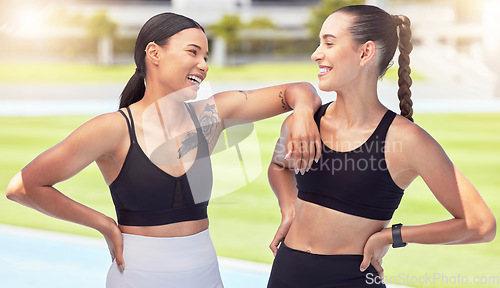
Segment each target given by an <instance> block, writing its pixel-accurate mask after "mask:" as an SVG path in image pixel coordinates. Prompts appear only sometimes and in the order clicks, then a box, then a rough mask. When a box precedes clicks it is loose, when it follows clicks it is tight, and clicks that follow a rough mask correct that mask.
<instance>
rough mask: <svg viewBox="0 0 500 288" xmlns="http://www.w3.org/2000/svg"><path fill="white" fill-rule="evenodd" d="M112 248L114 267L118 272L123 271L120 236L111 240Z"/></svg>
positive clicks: (121, 240) (121, 239)
mask: <svg viewBox="0 0 500 288" xmlns="http://www.w3.org/2000/svg"><path fill="white" fill-rule="evenodd" d="M113 246H114V247H115V260H116V265H117V266H118V269H119V270H120V272H123V271H124V270H125V261H124V260H123V238H122V236H121V234H120V237H116V240H115V239H113Z"/></svg>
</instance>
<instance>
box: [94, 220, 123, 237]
mask: <svg viewBox="0 0 500 288" xmlns="http://www.w3.org/2000/svg"><path fill="white" fill-rule="evenodd" d="M115 228H118V225H117V224H116V221H115V220H114V219H113V218H111V217H108V216H105V217H103V218H102V219H101V221H99V225H98V227H96V228H95V229H96V230H97V231H99V232H100V233H101V234H103V235H107V234H110V231H111V230H113V229H115Z"/></svg>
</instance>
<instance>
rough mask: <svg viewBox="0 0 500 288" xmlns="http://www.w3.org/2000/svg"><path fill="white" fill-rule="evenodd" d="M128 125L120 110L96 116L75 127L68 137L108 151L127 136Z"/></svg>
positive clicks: (122, 141) (112, 150)
mask: <svg viewBox="0 0 500 288" xmlns="http://www.w3.org/2000/svg"><path fill="white" fill-rule="evenodd" d="M128 135H129V133H128V125H127V121H126V119H125V117H123V115H121V113H120V112H118V111H116V112H111V113H105V114H101V115H99V116H96V117H94V118H92V119H90V120H89V121H87V122H85V123H84V124H83V125H81V126H80V127H79V128H78V129H76V130H75V131H74V132H73V133H72V134H71V135H70V136H69V137H68V140H70V142H75V141H77V142H79V143H82V144H85V143H86V145H90V146H93V147H99V146H100V147H101V148H102V149H104V150H105V151H107V152H108V153H113V152H114V151H115V149H116V148H118V147H119V146H120V144H121V143H124V142H125V141H124V140H126V139H128V138H129V136H128Z"/></svg>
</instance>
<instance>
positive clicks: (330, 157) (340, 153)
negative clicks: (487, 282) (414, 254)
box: [268, 5, 496, 288]
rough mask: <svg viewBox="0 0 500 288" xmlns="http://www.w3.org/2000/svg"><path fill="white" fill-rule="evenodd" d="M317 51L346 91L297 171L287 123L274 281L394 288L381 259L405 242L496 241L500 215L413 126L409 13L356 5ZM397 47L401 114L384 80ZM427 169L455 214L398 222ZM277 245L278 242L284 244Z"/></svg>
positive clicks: (323, 74) (277, 167) (338, 14)
mask: <svg viewBox="0 0 500 288" xmlns="http://www.w3.org/2000/svg"><path fill="white" fill-rule="evenodd" d="M319 39H320V44H319V47H318V48H317V49H316V51H315V52H314V53H313V54H312V56H311V58H312V60H313V61H315V62H317V63H318V65H319V74H318V77H319V88H320V89H321V90H323V91H335V92H336V93H337V99H336V101H334V102H330V103H327V104H325V105H323V106H322V107H320V109H319V110H318V111H317V112H316V114H315V121H316V124H317V125H318V128H319V131H320V136H321V140H322V151H321V157H320V159H319V162H317V163H314V164H313V165H312V166H311V168H310V169H308V170H307V171H306V172H305V173H297V171H296V173H295V174H296V175H294V173H293V171H292V169H293V168H292V167H293V166H292V165H293V161H291V160H293V159H285V157H284V153H285V150H286V149H284V148H283V147H284V144H285V143H286V142H285V141H286V132H287V131H288V130H289V129H292V128H289V125H288V122H289V119H286V120H285V122H284V123H283V126H282V135H281V137H280V139H279V140H278V143H277V144H276V149H275V153H274V155H273V159H272V162H271V165H270V166H269V171H268V175H269V182H270V184H271V187H272V189H273V191H274V193H275V194H276V196H277V198H278V202H279V205H280V208H281V213H282V221H281V224H280V226H279V228H278V231H277V233H276V235H275V237H274V239H273V241H272V243H271V245H270V248H271V250H272V251H273V253H274V255H275V259H274V263H273V268H272V271H271V275H270V279H269V283H268V288H314V287H322V288H326V287H343V288H346V287H353V288H360V287H386V286H385V284H384V283H383V281H382V277H383V269H382V266H381V263H382V258H383V256H384V255H385V254H386V253H387V251H388V249H389V246H390V245H391V244H392V246H393V247H395V248H397V247H403V246H405V245H406V243H409V242H411V243H422V244H466V243H479V242H488V241H491V240H493V238H494V237H495V233H496V231H495V229H496V223H495V218H494V216H493V214H492V213H491V211H490V209H489V208H488V206H487V205H486V204H485V202H484V201H483V199H482V198H481V196H480V195H479V193H478V192H477V190H476V189H475V188H474V186H473V185H472V184H471V183H470V182H469V181H468V180H467V179H466V178H465V176H464V175H463V174H462V173H461V172H460V171H459V170H458V169H457V168H456V167H455V166H454V165H453V163H452V162H451V161H450V159H449V158H448V157H447V156H446V154H445V152H444V151H443V149H442V148H441V146H440V145H439V144H438V143H437V142H436V141H435V140H434V139H433V138H432V137H431V136H430V135H429V134H427V133H426V132H425V131H424V130H423V129H422V128H420V127H419V126H417V125H416V124H414V123H413V118H412V113H413V112H412V101H411V99H410V96H411V92H410V86H411V84H412V80H411V77H410V72H411V70H410V66H409V64H410V57H409V54H410V52H411V50H412V44H411V41H410V40H411V30H410V20H409V19H408V18H407V17H405V16H402V15H398V16H391V15H389V14H388V13H386V12H385V11H383V10H382V9H380V8H378V7H375V6H369V5H356V6H346V7H343V8H341V9H339V10H337V11H335V12H334V13H333V14H331V15H330V16H329V17H328V18H327V19H326V20H325V22H324V23H323V27H322V28H321V31H320V34H319ZM398 46H399V51H400V56H399V72H398V75H399V81H398V85H399V91H398V97H399V100H400V108H401V115H396V113H394V112H392V111H390V110H389V109H387V108H386V107H384V106H383V105H382V104H381V103H380V101H379V99H378V96H377V83H378V80H379V79H380V78H381V77H382V76H383V75H384V73H385V72H386V70H387V69H388V67H389V66H390V64H391V61H392V59H393V57H394V54H395V51H396V49H397V48H398ZM417 176H420V177H422V178H423V179H424V181H425V182H426V184H427V185H428V187H429V188H430V190H431V191H432V193H433V194H434V195H435V197H436V198H437V200H438V201H439V202H440V203H441V204H442V205H443V206H444V208H446V209H447V210H448V211H449V212H450V214H451V215H452V218H451V219H450V220H445V221H441V222H435V223H430V224H424V225H418V226H411V227H410V226H404V227H402V224H395V225H392V227H391V228H389V227H388V225H389V223H390V220H391V218H392V215H393V213H394V211H395V210H396V209H397V207H398V205H399V203H400V201H401V198H402V196H403V191H404V189H406V188H407V187H408V186H409V185H410V183H411V182H412V181H413V180H414V179H415V178H416V177H417ZM278 246H279V247H278Z"/></svg>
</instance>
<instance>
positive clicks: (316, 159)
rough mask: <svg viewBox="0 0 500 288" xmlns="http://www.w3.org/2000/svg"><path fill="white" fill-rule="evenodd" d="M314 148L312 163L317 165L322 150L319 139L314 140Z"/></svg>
mask: <svg viewBox="0 0 500 288" xmlns="http://www.w3.org/2000/svg"><path fill="white" fill-rule="evenodd" d="M314 146H315V147H316V155H315V156H314V161H316V163H318V161H319V158H321V151H322V149H323V146H322V145H321V139H320V138H319V137H318V138H317V139H315V140H314Z"/></svg>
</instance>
